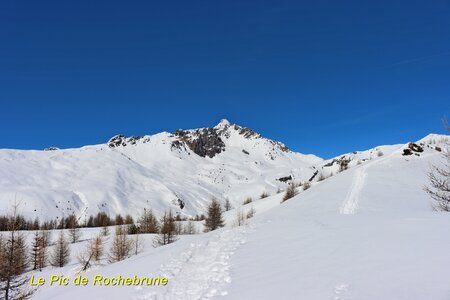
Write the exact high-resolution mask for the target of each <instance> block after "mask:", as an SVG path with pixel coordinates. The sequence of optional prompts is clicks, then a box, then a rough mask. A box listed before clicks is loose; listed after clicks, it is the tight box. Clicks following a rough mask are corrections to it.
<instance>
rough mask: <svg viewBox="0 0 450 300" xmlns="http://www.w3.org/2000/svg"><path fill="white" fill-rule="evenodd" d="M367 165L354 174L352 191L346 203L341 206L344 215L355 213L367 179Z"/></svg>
mask: <svg viewBox="0 0 450 300" xmlns="http://www.w3.org/2000/svg"><path fill="white" fill-rule="evenodd" d="M366 168H367V166H363V167H361V168H359V169H357V170H356V171H355V175H354V176H353V181H352V185H351V187H350V191H349V192H348V194H347V197H346V198H345V201H344V203H342V205H341V208H340V213H341V214H344V215H353V214H354V213H355V212H356V209H357V208H358V202H359V198H360V194H361V191H362V189H363V188H364V183H365V181H366V177H367V172H366Z"/></svg>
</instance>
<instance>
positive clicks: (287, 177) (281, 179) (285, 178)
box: [277, 175, 292, 182]
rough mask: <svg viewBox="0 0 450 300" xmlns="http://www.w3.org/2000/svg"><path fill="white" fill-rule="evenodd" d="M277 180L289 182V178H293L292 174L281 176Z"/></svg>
mask: <svg viewBox="0 0 450 300" xmlns="http://www.w3.org/2000/svg"><path fill="white" fill-rule="evenodd" d="M277 180H278V181H281V182H288V181H289V180H292V175H289V176H285V177H280V178H278V179H277Z"/></svg>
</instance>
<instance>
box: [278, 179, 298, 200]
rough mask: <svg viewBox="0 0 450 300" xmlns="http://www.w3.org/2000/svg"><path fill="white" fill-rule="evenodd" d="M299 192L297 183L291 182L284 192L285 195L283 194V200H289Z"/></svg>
mask: <svg viewBox="0 0 450 300" xmlns="http://www.w3.org/2000/svg"><path fill="white" fill-rule="evenodd" d="M297 194H298V192H297V189H296V187H295V184H293V183H291V184H289V186H288V188H287V189H286V192H285V193H284V196H283V200H282V201H281V202H284V201H286V200H289V199H291V198H292V197H294V196H295V195H297Z"/></svg>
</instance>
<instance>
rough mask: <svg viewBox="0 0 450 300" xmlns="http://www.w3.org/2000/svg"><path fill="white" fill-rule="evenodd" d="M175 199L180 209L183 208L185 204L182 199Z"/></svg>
mask: <svg viewBox="0 0 450 300" xmlns="http://www.w3.org/2000/svg"><path fill="white" fill-rule="evenodd" d="M177 201H178V205H179V206H180V209H183V208H184V206H185V204H184V201H183V200H181V199H178V200H177Z"/></svg>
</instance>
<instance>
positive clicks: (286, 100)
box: [0, 0, 450, 157]
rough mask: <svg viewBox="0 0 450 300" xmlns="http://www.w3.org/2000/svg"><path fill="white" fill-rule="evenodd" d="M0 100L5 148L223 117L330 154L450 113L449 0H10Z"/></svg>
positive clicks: (420, 132)
mask: <svg viewBox="0 0 450 300" xmlns="http://www.w3.org/2000/svg"><path fill="white" fill-rule="evenodd" d="M344 2H345V3H344ZM0 104H1V108H0V130H1V131H0V132H1V137H0V148H18V149H43V148H44V147H47V146H58V147H61V148H67V147H78V146H81V145H86V144H98V143H103V142H105V141H107V140H108V139H109V138H110V137H111V136H113V135H115V134H118V133H123V134H125V135H144V134H153V133H157V132H160V131H164V130H165V131H174V130H175V129H178V128H186V129H187V128H196V127H206V126H213V125H215V124H216V123H217V122H219V120H220V119H221V118H227V119H229V120H230V121H231V122H233V123H238V124H240V125H243V126H247V127H250V128H252V129H254V130H256V131H258V132H260V133H261V134H263V135H265V136H267V137H270V138H273V139H276V140H280V141H282V142H284V143H286V144H287V145H288V146H289V147H290V148H291V149H293V150H296V151H300V152H303V153H314V154H317V155H319V156H322V157H331V156H334V155H338V154H341V153H343V152H349V151H353V150H363V149H367V148H370V147H373V146H376V145H379V144H391V143H400V142H407V141H409V140H416V139H419V138H421V137H423V136H424V135H426V134H428V133H430V132H435V133H443V132H444V130H443V128H442V124H441V119H442V117H443V116H444V115H447V116H449V117H450V2H449V1H439V0H436V1H358V0H355V1H320V0H319V1H280V0H277V1H264V0H258V1H245V0H240V1H212V0H208V1H112V0H109V1H92V0H91V1H63V0H58V1H45V0H44V1H31V0H30V1H21V0H14V1H1V3H0Z"/></svg>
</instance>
